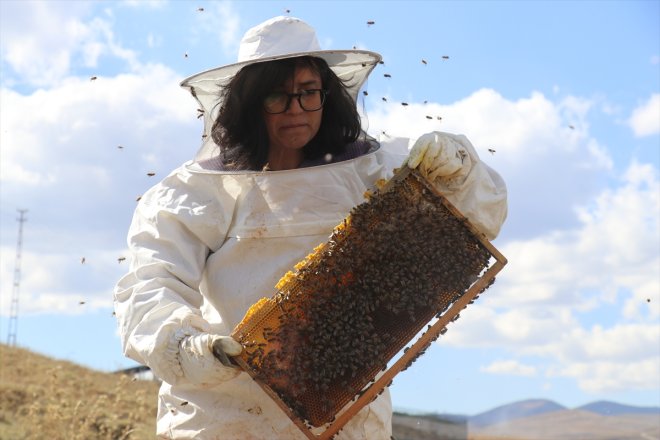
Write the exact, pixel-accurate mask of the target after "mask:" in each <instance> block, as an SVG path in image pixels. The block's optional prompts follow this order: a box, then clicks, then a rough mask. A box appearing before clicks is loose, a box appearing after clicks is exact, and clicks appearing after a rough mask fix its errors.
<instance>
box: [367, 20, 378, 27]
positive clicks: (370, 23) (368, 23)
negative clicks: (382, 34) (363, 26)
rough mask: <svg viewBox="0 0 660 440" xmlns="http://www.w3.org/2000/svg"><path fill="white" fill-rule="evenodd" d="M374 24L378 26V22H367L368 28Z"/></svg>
mask: <svg viewBox="0 0 660 440" xmlns="http://www.w3.org/2000/svg"><path fill="white" fill-rule="evenodd" d="M372 24H376V22H375V21H373V20H369V21H368V22H367V26H371V25H372Z"/></svg>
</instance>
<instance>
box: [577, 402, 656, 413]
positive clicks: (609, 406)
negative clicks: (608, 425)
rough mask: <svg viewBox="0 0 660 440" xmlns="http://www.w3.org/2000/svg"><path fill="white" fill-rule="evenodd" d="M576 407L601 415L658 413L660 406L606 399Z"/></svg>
mask: <svg viewBox="0 0 660 440" xmlns="http://www.w3.org/2000/svg"><path fill="white" fill-rule="evenodd" d="M576 409H580V410H583V411H591V412H594V413H596V414H600V415H603V416H619V415H622V414H660V407H658V406H631V405H622V404H620V403H616V402H609V401H607V400H599V401H598V402H592V403H588V404H586V405H582V406H580V407H578V408H576Z"/></svg>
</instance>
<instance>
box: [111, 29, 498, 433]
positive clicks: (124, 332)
mask: <svg viewBox="0 0 660 440" xmlns="http://www.w3.org/2000/svg"><path fill="white" fill-rule="evenodd" d="M293 37H295V38H293ZM300 55H312V56H316V57H320V58H323V59H324V60H325V61H326V62H327V63H328V65H329V66H330V67H331V68H332V69H333V71H335V73H336V74H337V75H338V76H339V77H341V78H345V79H351V83H350V84H351V85H350V86H349V92H350V93H351V95H352V96H353V97H354V98H355V97H356V96H357V93H358V91H359V89H360V87H361V85H362V84H363V82H364V80H365V79H366V77H367V75H368V74H369V73H370V71H371V70H372V69H373V67H374V66H375V65H376V64H377V62H378V61H379V60H380V56H379V55H378V54H375V53H373V52H367V51H321V50H320V49H319V46H318V43H317V41H316V37H315V35H314V31H313V29H311V28H310V27H309V26H308V25H306V24H305V23H303V22H302V21H300V20H298V19H295V18H292V17H277V18H275V19H271V20H269V21H267V22H265V23H262V24H261V25H259V26H257V27H255V28H253V29H251V30H250V31H248V32H247V33H246V35H245V37H244V38H243V41H242V43H241V48H240V51H239V63H237V64H233V65H230V66H225V67H221V68H218V69H214V70H211V71H207V72H203V73H201V74H198V75H195V76H193V77H191V78H189V79H187V80H186V81H184V82H183V86H184V87H187V88H188V89H190V91H191V92H192V93H193V96H195V97H196V98H197V99H198V101H199V103H200V104H201V105H202V107H203V109H204V110H205V122H206V129H205V134H206V135H207V136H206V137H205V142H204V145H203V146H202V148H201V150H200V151H199V153H198V155H197V158H196V160H194V161H190V162H187V163H185V164H183V165H182V166H181V167H179V168H178V169H176V170H174V171H173V172H172V173H171V174H170V175H169V176H167V177H166V178H165V179H163V180H162V181H161V182H160V183H158V184H157V185H155V186H154V187H153V188H151V189H150V190H149V191H147V192H146V193H145V194H144V195H143V197H142V199H141V200H140V202H139V205H138V207H137V209H136V211H135V214H134V217H133V221H132V224H131V226H130V230H129V232H128V243H129V247H130V250H131V253H132V261H131V265H130V269H129V272H128V274H126V275H125V276H124V277H123V278H122V279H121V280H120V281H119V282H118V283H117V286H116V288H115V293H114V297H115V311H116V315H117V319H118V323H119V331H120V336H121V341H122V344H123V348H124V353H125V354H126V356H128V357H130V358H132V359H134V360H136V361H137V362H140V363H141V364H144V365H147V366H149V367H150V368H151V369H152V370H153V372H154V374H155V375H156V376H157V377H159V378H160V379H162V381H163V383H162V386H161V389H160V393H159V399H158V421H157V432H158V436H159V437H161V438H177V439H184V438H185V439H188V438H190V439H193V438H194V439H228V440H231V439H236V440H249V439H257V440H260V439H264V440H266V439H293V440H296V439H300V440H304V438H305V436H304V435H303V434H302V432H301V431H300V430H299V429H298V428H297V427H296V426H295V425H294V424H293V423H292V422H291V421H290V419H289V418H288V417H287V416H286V415H285V414H284V412H283V411H282V410H281V409H280V408H279V407H278V406H277V405H276V404H275V403H274V402H273V401H272V399H271V398H270V397H268V396H267V395H266V394H265V392H264V391H263V390H262V389H261V388H260V387H259V385H257V384H256V383H255V382H254V381H253V380H252V379H251V378H250V376H249V375H248V374H247V373H244V372H240V371H238V370H236V369H232V368H230V367H226V366H224V365H223V364H222V363H221V362H220V361H219V360H218V359H216V358H215V357H214V356H213V355H212V354H211V349H212V346H213V345H214V344H215V343H216V342H218V341H219V342H220V346H221V347H222V349H223V350H224V351H226V352H227V353H228V354H232V350H233V349H234V348H235V346H234V345H232V342H234V341H230V340H228V338H226V336H227V335H229V334H230V333H231V331H232V329H233V328H234V327H235V326H236V324H237V323H238V322H239V321H240V320H241V319H242V318H243V316H244V314H245V312H246V311H247V309H248V308H249V307H250V306H251V305H252V304H253V303H255V302H256V301H257V300H258V299H260V298H262V297H264V296H270V295H272V294H273V293H274V286H275V285H276V284H277V281H278V280H279V278H280V277H281V276H282V275H283V274H284V273H286V272H287V271H288V270H290V269H291V268H292V267H293V266H294V265H295V264H296V263H297V262H298V261H300V260H301V259H303V258H304V257H305V256H306V255H307V254H308V253H309V252H310V251H311V250H312V249H313V248H314V247H315V246H317V245H318V244H319V243H322V242H325V241H326V240H327V239H328V237H329V235H330V234H331V233H332V230H333V228H334V227H335V226H336V225H337V224H339V223H340V222H341V220H342V219H343V218H344V217H345V216H346V215H347V214H348V213H349V211H350V210H351V208H353V207H354V206H356V205H358V204H360V203H362V202H363V201H364V193H365V191H366V190H367V189H371V188H373V186H374V184H375V182H376V181H377V180H378V179H381V178H389V177H391V175H392V172H393V168H395V167H398V166H401V164H402V162H403V160H404V158H405V156H403V157H402V156H399V155H396V154H392V152H391V151H388V149H387V146H386V145H381V146H379V145H377V144H376V143H374V142H371V143H368V144H369V146H370V148H369V149H368V150H365V152H364V153H363V154H360V155H357V156H356V157H352V158H349V159H346V160H340V161H331V162H330V163H325V164H320V165H309V166H305V167H300V168H297V169H291V170H284V171H270V172H262V171H225V170H223V169H222V167H221V166H216V165H217V162H216V161H215V160H214V157H215V156H214V155H217V153H218V152H217V146H215V145H214V144H213V141H212V140H211V137H210V136H209V133H210V125H212V124H213V120H214V110H213V109H215V108H216V107H217V104H218V103H217V92H218V87H219V86H221V85H222V84H224V83H226V81H228V80H229V79H230V78H231V77H232V76H233V75H234V74H235V73H236V72H237V71H239V70H240V68H242V67H243V66H245V65H248V64H251V63H255V62H264V61H268V60H273V59H280V58H284V57H294V56H300ZM406 160H407V163H408V165H409V166H411V167H412V166H416V167H418V168H419V169H420V171H422V173H425V174H426V175H428V176H429V178H432V181H433V182H434V184H436V185H437V186H438V188H440V189H441V190H442V191H443V192H444V193H446V194H447V195H448V197H449V198H450V200H451V201H452V202H454V203H455V204H456V206H457V207H458V208H459V209H461V210H463V209H465V211H464V213H465V214H466V215H467V216H468V218H470V220H472V221H473V223H475V225H477V226H478V227H479V228H481V230H482V231H483V232H484V234H485V235H486V236H487V237H488V238H494V237H495V236H496V235H497V233H498V231H499V228H500V226H501V224H502V222H503V221H504V218H505V216H506V189H505V187H504V184H503V182H502V179H501V178H500V177H499V175H497V174H496V173H495V172H494V171H493V170H491V169H490V168H488V167H487V166H486V165H485V164H483V162H481V161H480V160H479V157H478V156H477V154H476V152H475V151H474V148H472V146H471V145H470V143H469V142H468V141H467V139H466V138H464V137H462V136H454V135H450V134H444V133H435V134H429V135H426V137H424V136H423V137H421V138H420V140H419V141H418V142H417V143H416V144H415V147H414V148H413V154H412V155H411V156H410V157H409V158H408V159H406ZM459 162H460V163H459ZM223 344H224V345H223ZM239 350H240V347H239ZM391 416H392V406H391V400H390V396H389V393H388V392H387V390H386V391H385V392H384V393H383V394H381V395H380V396H379V397H378V398H377V399H376V400H375V401H373V402H372V403H371V404H369V405H367V406H365V407H364V408H363V409H362V410H361V411H360V412H359V413H358V414H357V415H356V416H355V417H353V419H351V421H350V422H349V423H348V424H347V425H346V426H345V427H344V428H343V429H342V430H341V431H340V433H339V434H338V435H337V437H336V438H337V439H364V440H366V439H369V440H381V439H382V440H389V438H390V435H391Z"/></svg>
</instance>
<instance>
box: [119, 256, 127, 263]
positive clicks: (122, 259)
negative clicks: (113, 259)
mask: <svg viewBox="0 0 660 440" xmlns="http://www.w3.org/2000/svg"><path fill="white" fill-rule="evenodd" d="M124 260H126V257H119V258H117V262H118V263H120V264H121V262H122V261H124Z"/></svg>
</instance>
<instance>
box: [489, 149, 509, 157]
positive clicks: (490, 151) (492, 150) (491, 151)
mask: <svg viewBox="0 0 660 440" xmlns="http://www.w3.org/2000/svg"><path fill="white" fill-rule="evenodd" d="M488 152H489V153H490V154H495V150H494V149H492V148H489V149H488ZM505 156H506V155H505Z"/></svg>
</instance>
